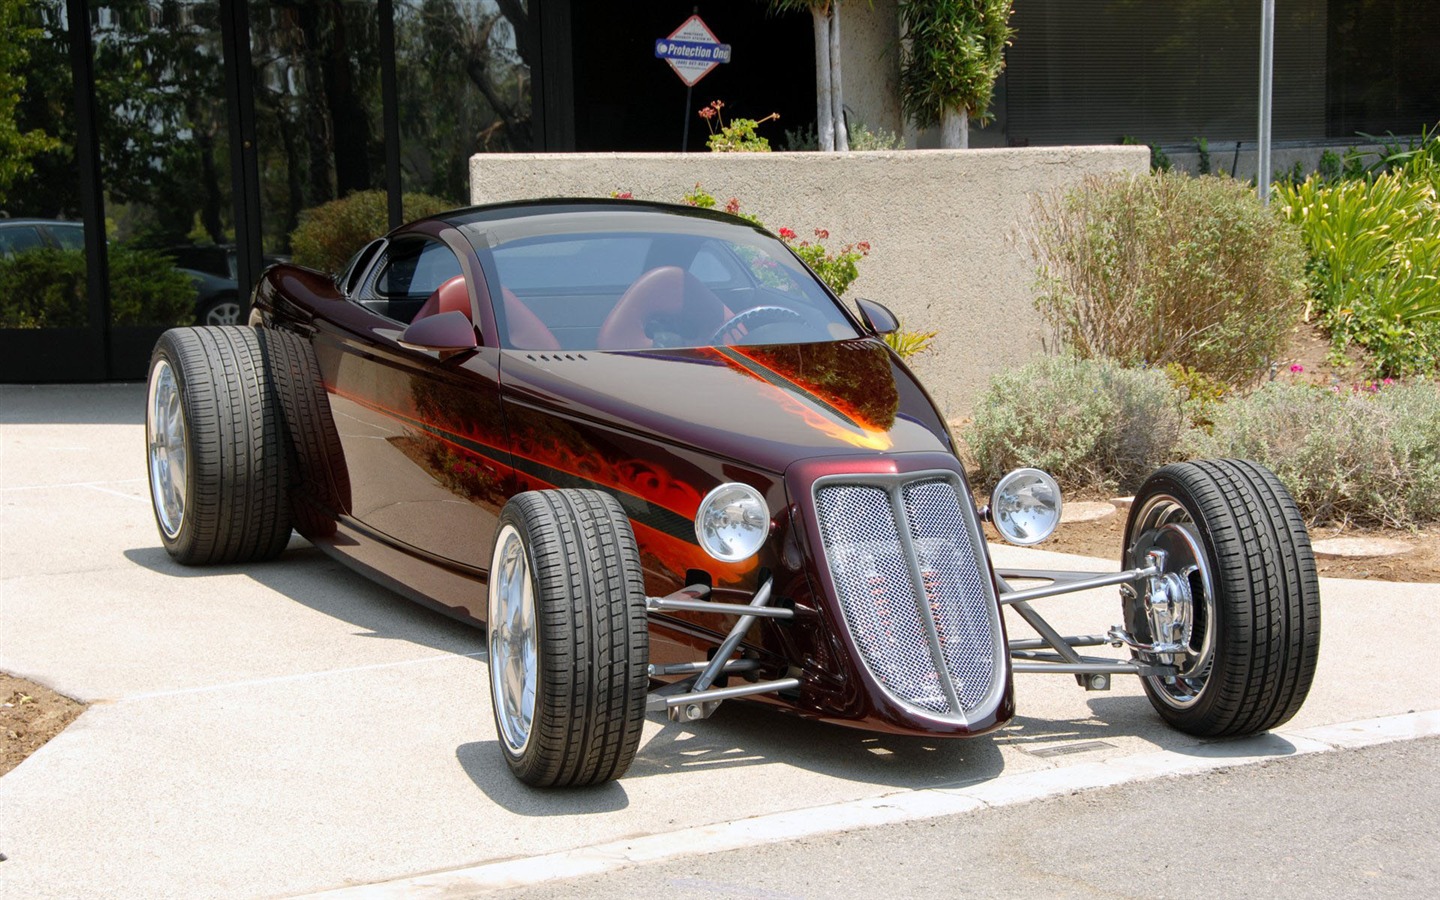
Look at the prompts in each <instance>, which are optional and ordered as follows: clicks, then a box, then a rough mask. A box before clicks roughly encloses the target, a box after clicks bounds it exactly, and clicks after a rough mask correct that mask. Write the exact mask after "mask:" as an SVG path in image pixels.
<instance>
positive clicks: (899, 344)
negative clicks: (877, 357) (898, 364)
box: [885, 331, 940, 359]
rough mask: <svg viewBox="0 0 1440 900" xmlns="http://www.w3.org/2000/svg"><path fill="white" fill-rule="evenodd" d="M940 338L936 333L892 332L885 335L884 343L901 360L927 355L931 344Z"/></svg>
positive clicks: (938, 333)
mask: <svg viewBox="0 0 1440 900" xmlns="http://www.w3.org/2000/svg"><path fill="white" fill-rule="evenodd" d="M939 336H940V332H938V331H892V332H890V333H889V334H887V335H885V343H887V344H889V345H890V349H891V350H894V351H895V352H896V353H897V354H899V355H900V358H901V359H911V358H913V357H916V356H920V355H922V354H925V353H929V352H930V351H931V349H933V348H932V347H931V344H933V343H934V342H935V339H936V338H937V337H939Z"/></svg>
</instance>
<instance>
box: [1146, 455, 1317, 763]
mask: <svg viewBox="0 0 1440 900" xmlns="http://www.w3.org/2000/svg"><path fill="white" fill-rule="evenodd" d="M1167 526H1176V527H1178V528H1181V529H1183V530H1184V531H1185V532H1186V534H1188V535H1189V536H1190V538H1192V539H1193V540H1194V544H1195V546H1198V547H1202V548H1203V552H1204V560H1203V563H1204V564H1205V567H1208V576H1209V577H1208V582H1209V583H1208V585H1203V584H1202V583H1201V582H1202V581H1203V580H1206V579H1202V578H1201V577H1200V576H1199V575H1198V574H1192V575H1191V576H1190V584H1191V589H1192V593H1193V594H1194V608H1195V622H1194V626H1193V628H1194V631H1193V636H1192V638H1191V640H1190V647H1191V653H1190V654H1188V655H1187V663H1186V665H1187V666H1189V667H1190V670H1189V674H1187V675H1184V676H1182V677H1177V678H1172V679H1169V680H1166V679H1163V678H1159V677H1146V678H1143V679H1142V682H1143V684H1144V686H1145V693H1146V695H1147V696H1148V697H1149V698H1150V703H1151V705H1153V706H1154V707H1155V709H1156V711H1158V712H1159V713H1160V717H1161V718H1163V719H1164V720H1165V721H1166V722H1168V723H1169V724H1170V725H1172V726H1173V727H1175V728H1177V729H1179V730H1180V731H1184V732H1186V733H1188V734H1193V735H1198V736H1201V737H1224V736H1235V735H1247V734H1255V733H1257V732H1261V731H1266V730H1268V729H1270V728H1274V727H1275V726H1277V725H1280V724H1281V723H1283V722H1285V721H1287V720H1289V719H1290V717H1291V716H1293V715H1295V713H1296V711H1297V710H1299V709H1300V706H1301V704H1302V703H1304V702H1305V697H1306V695H1307V694H1308V693H1309V691H1310V684H1311V682H1312V681H1313V680H1314V677H1315V665H1316V662H1317V660H1318V658H1319V652H1320V587H1319V582H1318V580H1317V578H1316V574H1315V558H1314V555H1313V554H1312V552H1311V549H1310V537H1309V534H1308V533H1307V532H1306V531H1305V522H1304V519H1303V518H1302V517H1301V515H1300V511H1299V508H1298V507H1297V506H1296V505H1295V501H1294V500H1293V499H1292V498H1291V497H1290V494H1289V492H1288V491H1286V490H1285V487H1284V485H1282V484H1281V483H1280V481H1279V480H1278V479H1277V478H1276V477H1275V476H1274V474H1272V473H1271V472H1270V471H1269V470H1267V469H1265V468H1264V467H1262V466H1259V465H1256V464H1255V463H1252V462H1247V461H1245V460H1237V459H1218V460H1202V461H1197V462H1191V463H1181V464H1178V465H1171V466H1166V467H1164V468H1163V469H1160V470H1158V471H1157V472H1155V473H1154V474H1153V475H1151V476H1150V477H1149V478H1148V479H1147V480H1146V481H1145V483H1144V485H1142V486H1141V488H1140V490H1139V491H1137V492H1136V494H1135V501H1134V503H1133V505H1132V506H1131V508H1130V517H1129V520H1128V522H1127V523H1126V526H1125V552H1124V560H1123V562H1124V564H1125V565H1126V566H1127V567H1134V566H1143V565H1144V564H1145V554H1146V550H1147V549H1149V547H1150V546H1152V545H1153V544H1154V543H1156V542H1161V543H1163V542H1165V541H1166V540H1171V546H1175V544H1174V542H1173V537H1174V533H1173V530H1172V533H1171V536H1170V537H1169V538H1166V537H1160V536H1158V535H1159V534H1160V533H1161V532H1162V531H1163V529H1165V528H1166V527H1167ZM1207 592H1208V593H1209V594H1210V596H1205V594H1206V593H1207ZM1140 593H1141V594H1143V593H1144V592H1143V591H1141V592H1140ZM1141 606H1142V604H1141V601H1140V600H1138V599H1136V600H1131V601H1128V602H1127V603H1126V607H1125V621H1126V627H1127V629H1128V630H1129V631H1130V633H1131V634H1133V635H1135V636H1136V637H1137V638H1139V639H1140V640H1141V641H1143V642H1146V643H1149V642H1150V641H1151V640H1152V637H1151V635H1150V628H1149V625H1148V620H1147V616H1146V613H1145V611H1144V609H1143V608H1141ZM1141 655H1142V656H1143V654H1141Z"/></svg>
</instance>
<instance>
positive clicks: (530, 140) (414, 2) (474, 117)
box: [395, 0, 539, 207]
mask: <svg viewBox="0 0 1440 900" xmlns="http://www.w3.org/2000/svg"><path fill="white" fill-rule="evenodd" d="M530 6H531V4H530V3H528V2H525V0H498V2H497V0H395V69H396V80H397V91H398V94H399V110H398V114H399V120H400V165H401V182H402V184H403V186H404V189H405V190H406V191H407V192H410V191H413V192H418V193H424V194H432V195H434V196H437V197H440V198H441V199H442V200H444V201H445V203H446V204H448V205H449V206H452V207H453V206H463V205H465V204H466V203H468V202H469V198H470V157H471V156H473V155H475V154H476V153H523V152H528V151H530V150H533V149H535V136H534V128H535V124H534V108H533V101H532V97H531V88H532V84H533V81H532V79H531V77H530V65H531V59H530V55H531V52H532V48H533V47H535V46H538V44H539V41H538V40H536V39H535V35H534V31H533V26H532V24H531V17H530V14H529V7H530ZM441 98H443V99H441Z"/></svg>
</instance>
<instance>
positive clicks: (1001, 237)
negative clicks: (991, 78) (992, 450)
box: [470, 146, 1149, 417]
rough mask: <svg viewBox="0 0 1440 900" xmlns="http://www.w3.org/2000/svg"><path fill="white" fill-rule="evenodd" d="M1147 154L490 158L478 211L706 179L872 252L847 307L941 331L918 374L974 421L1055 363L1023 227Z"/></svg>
mask: <svg viewBox="0 0 1440 900" xmlns="http://www.w3.org/2000/svg"><path fill="white" fill-rule="evenodd" d="M1148 163H1149V150H1148V148H1145V147H1120V146H1114V147H1046V148H1022V149H999V150H968V151H967V150H959V151H952V150H908V151H898V152H877V153H850V154H821V153H765V154H761V153H743V154H729V153H692V154H689V155H683V156H682V155H679V154H664V153H637V154H614V153H555V154H500V153H494V154H481V155H477V156H475V157H472V158H471V161H470V192H471V199H472V201H473V202H475V203H495V202H500V201H505V200H517V199H524V198H539V197H583V196H588V197H608V196H610V195H611V194H612V193H613V192H615V191H630V192H632V193H633V194H634V195H635V197H637V198H640V199H653V200H665V201H671V202H678V201H679V200H680V198H681V196H682V195H683V194H684V193H685V192H686V191H687V190H689V189H690V188H692V187H693V186H694V185H695V183H696V182H699V183H700V184H701V185H702V186H703V187H704V188H705V190H707V191H708V192H710V193H712V194H714V195H715V196H716V197H718V198H719V199H720V202H721V203H722V204H723V203H724V202H725V200H726V199H727V198H729V197H732V196H733V197H736V198H738V199H739V200H740V202H741V207H742V209H743V210H744V211H746V212H750V213H754V214H756V215H758V216H760V218H761V219H762V220H763V221H764V222H765V223H766V224H767V225H768V226H769V227H770V228H771V230H777V229H779V228H780V227H781V226H787V227H790V228H793V229H794V230H795V231H796V232H797V233H799V234H800V235H801V236H802V237H805V236H809V235H811V234H812V232H813V230H814V229H815V228H817V227H819V228H827V229H829V231H830V235H831V241H830V243H832V244H837V245H838V244H844V243H849V242H858V241H862V240H864V241H869V242H870V243H871V245H872V247H873V250H872V252H871V254H870V257H869V258H868V259H866V260H864V261H863V262H862V263H861V267H860V271H861V274H860V278H859V279H858V280H857V281H856V282H855V284H854V285H853V286H852V287H851V288H850V290H849V292H848V293H847V295H846V296H847V297H852V298H853V297H857V296H860V297H869V298H871V299H874V300H878V301H879V302H881V303H884V304H885V305H887V306H889V307H890V308H891V309H893V310H894V311H895V313H896V314H897V315H898V316H899V317H900V321H901V322H902V324H903V326H904V327H905V328H906V329H909V330H922V331H929V330H938V331H939V332H940V336H939V338H938V339H937V340H936V342H935V344H934V348H935V349H934V350H933V351H932V352H930V353H928V354H926V355H924V356H922V357H919V358H918V359H916V360H915V361H914V364H913V365H914V368H915V369H916V371H917V372H918V373H919V375H920V377H921V379H922V380H923V381H924V382H925V384H926V386H927V387H928V388H929V390H930V392H931V394H932V395H934V397H935V399H936V401H937V402H939V404H940V406H941V408H942V410H943V411H944V412H945V413H946V415H947V416H950V417H958V416H963V415H964V414H966V412H967V411H968V410H969V407H970V404H971V402H972V401H973V399H974V397H975V395H976V394H977V392H978V391H979V390H980V389H981V388H982V387H983V386H984V384H985V381H986V379H987V378H989V377H990V376H991V375H992V374H994V373H996V372H999V371H1001V370H1003V369H1005V368H1008V367H1010V366H1013V365H1017V364H1019V363H1021V362H1024V361H1025V360H1026V359H1028V358H1030V357H1031V356H1033V355H1034V354H1037V353H1039V352H1041V343H1040V341H1041V336H1042V323H1041V321H1040V318H1039V315H1038V314H1037V313H1036V311H1035V308H1034V305H1033V292H1032V286H1033V283H1034V274H1035V273H1034V264H1033V261H1032V259H1031V257H1030V254H1029V252H1028V250H1027V249H1026V246H1025V240H1024V236H1023V232H1022V229H1023V226H1024V223H1025V221H1026V220H1027V218H1028V217H1029V214H1030V209H1031V204H1032V197H1033V196H1034V195H1035V194H1036V193H1040V192H1048V191H1052V190H1055V189H1057V188H1062V187H1064V186H1066V185H1071V184H1074V183H1076V182H1077V181H1079V180H1080V179H1081V178H1082V177H1084V176H1085V175H1089V174H1096V173H1104V172H1115V171H1125V172H1134V173H1142V172H1144V171H1146V169H1147V166H1148Z"/></svg>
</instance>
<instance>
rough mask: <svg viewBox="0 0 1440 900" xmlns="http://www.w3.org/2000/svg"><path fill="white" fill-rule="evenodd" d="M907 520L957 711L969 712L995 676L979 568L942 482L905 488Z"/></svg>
mask: <svg viewBox="0 0 1440 900" xmlns="http://www.w3.org/2000/svg"><path fill="white" fill-rule="evenodd" d="M905 515H906V516H907V517H908V518H909V519H910V533H911V534H912V535H913V536H914V540H915V552H916V554H917V555H918V556H919V561H920V571H921V573H922V574H923V575H924V576H925V594H926V597H927V599H928V600H929V602H930V610H931V614H932V615H933V616H934V618H935V631H936V632H937V633H938V635H939V638H940V651H941V653H942V654H943V655H944V656H945V668H946V669H947V670H948V671H949V672H950V678H951V680H952V681H953V683H954V685H955V693H956V695H957V696H958V697H959V698H960V706H961V708H962V709H964V710H965V711H966V712H969V711H970V710H972V709H974V708H975V707H976V705H978V704H979V703H980V701H981V700H984V699H985V696H986V695H987V694H988V693H989V692H990V683H991V680H992V679H993V678H994V676H995V644H994V639H995V638H994V635H993V634H992V633H991V630H990V604H989V600H988V598H987V597H986V592H985V584H984V583H983V582H982V581H981V580H980V579H981V577H982V576H981V574H980V563H979V562H978V561H977V560H976V559H975V548H974V547H972V546H970V538H969V533H968V531H967V530H966V528H965V526H964V523H963V520H962V519H961V518H960V517H961V515H963V513H962V512H961V511H960V503H959V499H958V498H957V497H956V496H955V489H954V488H952V487H951V486H950V485H949V484H947V483H946V482H944V481H925V482H920V483H917V484H910V485H906V487H905ZM932 573H933V574H932Z"/></svg>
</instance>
